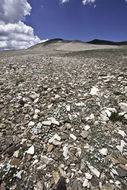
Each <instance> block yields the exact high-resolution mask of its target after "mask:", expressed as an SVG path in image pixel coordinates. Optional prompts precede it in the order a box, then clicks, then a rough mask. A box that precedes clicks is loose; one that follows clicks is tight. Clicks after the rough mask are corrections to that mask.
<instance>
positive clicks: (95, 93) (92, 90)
mask: <svg viewBox="0 0 127 190" xmlns="http://www.w3.org/2000/svg"><path fill="white" fill-rule="evenodd" d="M90 94H91V95H92V96H98V95H99V89H98V88H97V87H95V86H94V87H92V88H91V91H90Z"/></svg>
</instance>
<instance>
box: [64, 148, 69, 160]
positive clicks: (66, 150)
mask: <svg viewBox="0 0 127 190" xmlns="http://www.w3.org/2000/svg"><path fill="white" fill-rule="evenodd" d="M63 156H64V158H65V159H66V160H67V159H68V158H69V157H68V147H67V145H65V146H64V147H63Z"/></svg>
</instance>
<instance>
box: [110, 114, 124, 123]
mask: <svg viewBox="0 0 127 190" xmlns="http://www.w3.org/2000/svg"><path fill="white" fill-rule="evenodd" d="M109 119H110V120H111V121H113V122H117V121H120V122H123V120H124V115H119V113H118V112H113V113H112V114H111V116H110V118H109Z"/></svg>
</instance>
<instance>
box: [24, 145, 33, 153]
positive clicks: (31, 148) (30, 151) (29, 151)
mask: <svg viewBox="0 0 127 190" xmlns="http://www.w3.org/2000/svg"><path fill="white" fill-rule="evenodd" d="M26 153H27V154H30V155H33V154H34V146H33V145H32V146H31V147H30V148H29V149H28V150H27V151H26Z"/></svg>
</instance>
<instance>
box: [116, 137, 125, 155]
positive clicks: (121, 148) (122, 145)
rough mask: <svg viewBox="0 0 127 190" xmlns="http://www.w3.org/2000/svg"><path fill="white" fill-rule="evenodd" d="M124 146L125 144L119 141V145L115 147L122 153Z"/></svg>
mask: <svg viewBox="0 0 127 190" xmlns="http://www.w3.org/2000/svg"><path fill="white" fill-rule="evenodd" d="M125 145H126V143H125V142H124V141H123V140H121V145H117V146H116V148H117V149H118V150H119V151H120V152H121V153H122V152H123V148H124V146H125Z"/></svg>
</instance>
